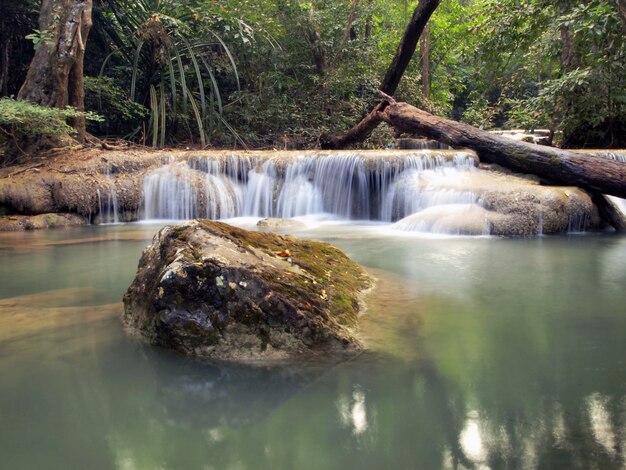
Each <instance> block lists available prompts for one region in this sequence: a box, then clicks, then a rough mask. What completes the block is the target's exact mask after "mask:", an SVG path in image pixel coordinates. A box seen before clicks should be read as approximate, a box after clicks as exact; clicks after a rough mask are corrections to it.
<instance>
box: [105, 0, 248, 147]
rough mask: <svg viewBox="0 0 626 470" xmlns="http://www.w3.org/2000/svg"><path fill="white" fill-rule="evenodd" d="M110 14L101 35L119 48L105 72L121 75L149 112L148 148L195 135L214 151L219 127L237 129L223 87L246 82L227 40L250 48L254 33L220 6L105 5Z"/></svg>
mask: <svg viewBox="0 0 626 470" xmlns="http://www.w3.org/2000/svg"><path fill="white" fill-rule="evenodd" d="M103 6H106V7H108V8H107V10H106V11H105V10H104V9H103V10H101V11H100V12H99V14H100V15H102V19H103V22H102V30H101V31H100V34H102V35H103V36H105V37H106V38H107V39H108V40H109V41H110V42H111V43H112V44H113V45H114V47H113V51H112V52H111V54H110V56H109V57H107V59H106V60H105V62H104V64H103V65H102V72H103V73H107V72H108V71H109V70H111V69H113V71H112V74H113V75H120V74H121V75H122V76H123V77H124V79H125V81H126V83H127V86H128V92H129V96H130V99H131V100H133V101H137V102H138V103H140V104H142V105H144V106H145V107H146V108H148V109H149V114H148V122H147V123H146V125H145V126H144V127H143V130H144V134H143V139H144V140H148V141H151V143H152V145H153V146H157V145H159V146H163V145H165V143H166V141H172V140H174V139H176V137H177V136H178V135H179V133H180V131H181V130H183V131H184V130H187V131H188V138H191V139H194V138H197V139H198V140H199V142H200V144H201V145H202V146H206V145H207V144H208V143H209V142H210V138H211V133H212V132H215V131H216V130H217V129H218V127H220V126H221V127H224V128H226V129H229V128H230V126H228V124H227V123H226V122H225V121H224V118H223V116H222V110H223V106H224V102H223V96H224V92H223V88H222V87H223V86H224V85H225V86H226V87H230V86H232V87H234V88H235V89H238V88H239V86H240V77H239V73H238V70H237V66H236V61H235V57H234V55H233V53H232V52H231V50H230V48H229V47H228V46H227V45H226V40H225V39H224V37H226V36H232V38H234V39H236V40H237V41H240V42H241V43H242V44H244V45H249V44H250V43H251V42H252V40H253V30H252V28H251V27H250V26H248V25H247V24H246V23H245V22H243V21H241V20H238V19H236V18H235V17H234V16H233V15H231V14H229V13H228V11H227V9H224V8H223V7H222V6H221V5H218V4H217V3H214V2H206V1H192V2H184V3H183V2H177V1H158V0H156V1H155V0H141V1H132V2H131V1H107V0H105V1H103ZM220 81H221V82H222V83H221V84H220V83H219V82H220ZM138 130H139V129H138Z"/></svg>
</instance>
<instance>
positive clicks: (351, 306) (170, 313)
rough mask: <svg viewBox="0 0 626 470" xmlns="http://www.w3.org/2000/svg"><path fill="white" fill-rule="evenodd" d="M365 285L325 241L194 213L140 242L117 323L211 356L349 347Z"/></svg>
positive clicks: (355, 344) (276, 355)
mask: <svg viewBox="0 0 626 470" xmlns="http://www.w3.org/2000/svg"><path fill="white" fill-rule="evenodd" d="M368 285H369V279H368V278H367V276H366V275H365V273H364V272H363V271H362V269H361V268H360V267H359V266H358V265H357V264H355V263H354V262H352V261H351V260H350V259H348V258H347V257H346V256H345V255H344V254H343V253H342V252H341V251H340V250H338V249H337V248H335V247H333V246H331V245H328V244H326V243H321V242H314V241H307V240H299V239H296V238H291V237H285V236H280V235H276V234H272V233H259V232H250V231H246V230H242V229H239V228H236V227H232V226H229V225H227V224H224V223H220V222H210V221H207V220H194V221H191V222H186V223H183V224H179V225H174V226H167V227H165V228H164V229H162V230H161V231H160V232H159V233H158V234H157V235H156V236H155V238H154V240H153V243H152V244H151V245H150V246H148V247H147V248H146V249H145V250H144V253H143V255H142V257H141V260H140V262H139V269H138V272H137V276H136V277H135V280H134V281H133V283H132V284H131V286H130V287H129V289H128V291H127V293H126V295H125V296H124V322H125V324H126V325H128V326H129V327H130V328H131V330H133V331H136V332H138V333H140V334H141V336H143V337H144V338H146V339H147V340H148V341H149V342H151V343H152V344H155V345H159V346H163V347H166V348H170V349H174V350H177V351H180V352H183V353H186V354H191V355H198V356H207V357H211V358H216V359H227V360H255V359H267V358H269V359H284V358H290V357H295V356H307V355H318V354H329V353H353V352H355V351H358V350H359V349H360V348H361V345H360V342H359V341H358V339H357V337H356V335H355V332H354V331H355V328H356V325H357V313H358V310H359V302H358V294H359V292H360V291H362V290H363V289H365V288H366V287H367V286H368Z"/></svg>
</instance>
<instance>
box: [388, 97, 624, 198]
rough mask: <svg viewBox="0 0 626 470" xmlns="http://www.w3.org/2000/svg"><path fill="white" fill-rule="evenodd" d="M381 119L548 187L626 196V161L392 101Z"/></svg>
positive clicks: (410, 132)
mask: <svg viewBox="0 0 626 470" xmlns="http://www.w3.org/2000/svg"><path fill="white" fill-rule="evenodd" d="M382 108H383V110H382V111H381V112H380V117H381V119H382V120H384V121H385V122H387V123H388V124H390V125H391V126H392V127H394V129H396V130H397V131H400V132H406V133H409V134H418V135H421V136H425V137H428V138H431V139H436V140H439V141H440V142H444V143H446V144H448V145H451V146H453V147H456V148H470V149H472V150H474V151H475V152H476V153H477V154H478V157H479V158H480V160H481V161H483V162H489V163H497V164H499V165H501V166H503V167H506V168H509V169H511V170H514V171H518V172H522V173H532V174H535V175H537V176H538V177H540V178H542V179H545V180H546V181H548V182H550V183H555V184H563V185H574V186H578V187H580V188H583V189H587V190H589V191H591V192H599V193H602V194H609V195H611V196H617V197H620V198H626V163H624V162H620V161H616V160H610V159H606V158H600V157H591V156H589V155H581V154H579V153H576V152H571V151H568V150H561V149H556V148H553V147H545V146H540V145H535V144H530V143H527V142H519V141H514V140H511V139H507V138H505V137H500V136H497V135H494V134H492V133H490V132H487V131H483V130H481V129H477V128H475V127H472V126H470V125H467V124H463V123H459V122H455V121H451V120H449V119H445V118H441V117H438V116H433V115H432V114H430V113H427V112H426V111H423V110H421V109H418V108H416V107H414V106H411V105H409V104H407V103H397V102H395V101H393V100H390V101H389V103H388V104H387V106H382Z"/></svg>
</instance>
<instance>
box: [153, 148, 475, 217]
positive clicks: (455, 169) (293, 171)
mask: <svg viewBox="0 0 626 470" xmlns="http://www.w3.org/2000/svg"><path fill="white" fill-rule="evenodd" d="M475 165H476V160H475V157H474V156H473V155H472V154H470V153H466V152H441V151H440V152H435V151H412V152H378V153H377V152H359V153H354V152H335V153H332V154H331V153H328V152H327V153H324V152H302V153H301V154H297V155H294V154H292V153H290V154H283V153H280V152H276V153H264V154H257V155H254V156H250V155H237V154H230V155H226V154H220V155H218V156H214V157H208V156H207V157H206V158H202V157H194V158H193V159H191V160H190V161H182V162H180V161H179V162H172V163H170V164H168V165H165V166H163V167H161V168H159V169H157V170H155V171H153V172H151V173H150V174H148V175H147V176H146V178H145V181H144V192H143V197H144V200H143V204H144V214H145V218H146V219H190V218H195V217H207V218H210V219H223V218H230V217H237V216H249V217H281V218H289V217H298V216H306V215H311V214H321V213H324V214H329V215H331V216H333V217H336V218H340V219H344V220H349V219H352V220H380V221H386V222H393V221H395V220H398V219H401V218H403V217H405V216H407V215H410V214H412V213H414V212H417V211H419V210H422V209H425V208H428V207H431V206H433V205H442V204H469V203H477V197H476V196H474V195H473V194H471V193H469V192H463V191H454V190H445V189H440V188H437V187H436V186H434V185H431V184H430V182H432V181H435V180H438V179H441V178H445V179H450V178H457V177H459V175H460V174H462V173H463V172H467V171H471V170H472V169H473V168H474V167H475Z"/></svg>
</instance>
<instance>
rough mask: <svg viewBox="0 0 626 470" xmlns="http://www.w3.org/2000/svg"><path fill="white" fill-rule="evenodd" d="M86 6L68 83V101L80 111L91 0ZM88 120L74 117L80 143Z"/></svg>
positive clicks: (83, 138) (73, 124)
mask: <svg viewBox="0 0 626 470" xmlns="http://www.w3.org/2000/svg"><path fill="white" fill-rule="evenodd" d="M85 3H86V6H85V9H84V10H83V12H82V14H81V20H80V28H79V29H78V31H77V37H76V42H77V48H76V61H75V62H74V65H73V67H72V69H71V70H70V77H69V83H68V90H67V91H68V101H69V104H70V106H73V107H74V108H76V109H77V110H78V111H85V77H84V72H83V69H84V67H83V64H84V59H85V46H86V44H87V37H88V36H89V31H90V30H91V25H92V22H91V7H92V5H91V0H90V1H88V2H85ZM86 124H87V123H86V120H85V117H84V116H79V117H76V118H74V119H72V126H74V129H76V137H77V140H78V141H79V142H80V143H84V142H85V138H86V136H87V129H86Z"/></svg>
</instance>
